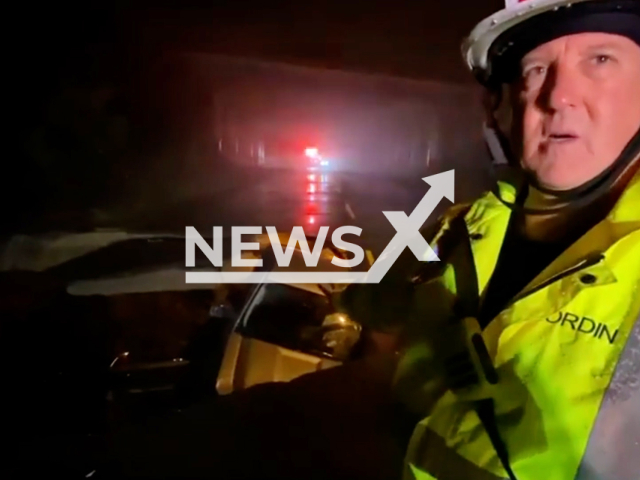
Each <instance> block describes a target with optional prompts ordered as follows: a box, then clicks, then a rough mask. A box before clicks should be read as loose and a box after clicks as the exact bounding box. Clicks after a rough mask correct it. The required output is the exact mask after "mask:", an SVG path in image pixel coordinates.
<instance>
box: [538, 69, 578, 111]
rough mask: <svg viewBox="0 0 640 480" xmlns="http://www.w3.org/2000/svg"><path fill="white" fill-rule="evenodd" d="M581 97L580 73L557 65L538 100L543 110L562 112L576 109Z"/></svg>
mask: <svg viewBox="0 0 640 480" xmlns="http://www.w3.org/2000/svg"><path fill="white" fill-rule="evenodd" d="M580 95H581V87H580V78H579V74H578V72H577V71H576V70H575V69H572V68H570V67H567V66H563V65H562V64H557V65H554V66H553V68H551V70H550V71H549V75H548V76H547V78H546V81H545V84H544V86H543V88H542V91H541V92H540V98H539V99H538V100H539V104H540V107H541V108H542V109H543V110H547V111H561V110H564V109H566V108H573V107H575V106H576V105H577V104H578V99H579V98H580Z"/></svg>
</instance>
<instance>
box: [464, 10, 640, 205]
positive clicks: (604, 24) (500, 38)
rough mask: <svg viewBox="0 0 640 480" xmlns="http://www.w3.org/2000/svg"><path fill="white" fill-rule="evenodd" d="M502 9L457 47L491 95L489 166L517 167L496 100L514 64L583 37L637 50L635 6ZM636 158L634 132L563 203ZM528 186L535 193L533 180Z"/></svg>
mask: <svg viewBox="0 0 640 480" xmlns="http://www.w3.org/2000/svg"><path fill="white" fill-rule="evenodd" d="M505 4H506V5H505V8H504V9H503V10H501V11H499V12H497V13H495V14H494V15H492V16H490V17H488V18H486V19H484V20H483V21H482V22H480V23H479V24H478V25H477V26H476V27H475V28H474V29H473V31H472V32H471V34H470V35H469V37H468V38H467V39H465V41H464V42H463V45H462V54H463V57H464V59H465V62H466V64H467V66H468V67H469V69H470V70H471V72H472V73H473V74H474V76H475V78H476V79H477V80H478V81H479V82H480V83H481V84H482V85H484V86H485V87H486V88H487V89H488V91H489V93H490V94H491V95H490V100H491V102H490V103H488V104H487V105H486V107H487V108H488V110H489V112H488V113H489V116H488V120H487V122H486V124H485V126H484V133H485V139H486V142H487V146H488V147H489V150H490V152H491V156H492V157H493V161H494V163H495V164H507V163H508V164H512V165H517V163H518V162H517V161H516V160H517V159H515V158H514V156H513V154H512V153H511V148H510V144H509V141H508V138H509V135H508V134H507V132H508V131H509V129H510V124H511V115H512V111H511V106H510V105H505V104H504V102H502V96H503V89H504V88H505V85H509V84H510V83H512V81H513V80H515V79H516V78H517V75H518V74H519V71H518V69H519V64H520V60H521V59H522V58H523V57H524V55H526V54H527V53H528V52H530V51H531V50H533V49H535V48H536V47H538V46H539V45H542V44H544V43H546V42H549V41H551V40H553V39H556V38H559V37H562V36H565V35H570V34H576V33H583V32H601V33H612V34H618V35H623V36H626V37H628V38H630V39H632V40H634V41H635V42H636V43H637V44H638V45H640V0H505ZM639 153H640V131H639V132H638V134H636V135H635V137H634V138H633V139H632V140H631V142H630V143H629V145H628V146H627V148H626V149H625V150H624V152H623V153H622V155H621V156H620V157H619V158H618V159H617V160H616V161H615V162H614V164H613V165H612V166H611V167H610V168H609V170H607V171H605V172H603V174H602V175H601V176H600V177H599V178H597V179H594V180H593V181H592V182H589V184H588V185H585V186H583V187H578V188H577V189H574V190H572V191H571V192H567V194H566V195H565V197H564V198H565V199H566V200H567V203H568V204H571V203H574V204H575V201H578V203H583V202H587V201H589V200H590V199H591V198H593V197H594V196H596V195H599V194H600V193H602V191H603V190H604V189H607V188H609V186H610V185H611V184H612V182H614V181H616V180H617V178H619V176H620V175H621V174H622V172H623V171H624V170H626V169H627V167H628V166H629V164H631V161H632V160H633V159H635V158H636V157H637V156H638V154H639ZM528 180H529V183H531V184H533V185H534V186H536V188H538V187H540V186H539V185H537V184H536V181H535V179H532V178H529V179H528ZM540 188H541V187H540ZM530 213H535V212H533V211H531V212H530ZM539 213H548V210H545V211H544V212H539Z"/></svg>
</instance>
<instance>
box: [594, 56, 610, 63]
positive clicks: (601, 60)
mask: <svg viewBox="0 0 640 480" xmlns="http://www.w3.org/2000/svg"><path fill="white" fill-rule="evenodd" d="M592 60H593V62H594V63H596V64H597V65H603V64H605V63H609V62H610V61H611V60H613V59H612V58H611V56H609V55H596V56H595V57H593V59H592Z"/></svg>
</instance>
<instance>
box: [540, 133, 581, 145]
mask: <svg viewBox="0 0 640 480" xmlns="http://www.w3.org/2000/svg"><path fill="white" fill-rule="evenodd" d="M578 138H579V137H578V135H576V134H575V133H572V132H554V133H552V134H550V135H549V136H548V137H547V141H548V142H551V143H565V142H571V141H574V140H577V139H578Z"/></svg>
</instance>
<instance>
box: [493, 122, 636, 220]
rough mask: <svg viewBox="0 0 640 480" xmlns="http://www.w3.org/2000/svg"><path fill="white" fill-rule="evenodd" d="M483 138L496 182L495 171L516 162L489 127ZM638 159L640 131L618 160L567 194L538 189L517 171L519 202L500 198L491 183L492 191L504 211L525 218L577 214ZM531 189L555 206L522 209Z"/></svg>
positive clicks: (535, 182)
mask: <svg viewBox="0 0 640 480" xmlns="http://www.w3.org/2000/svg"><path fill="white" fill-rule="evenodd" d="M484 135H485V141H486V143H487V147H488V148H489V152H490V154H491V157H492V159H493V162H492V164H493V167H494V174H495V175H494V176H495V177H496V180H497V177H498V175H497V172H496V170H497V168H500V167H501V166H511V169H514V167H513V166H514V165H517V162H516V161H515V159H514V158H513V155H511V154H510V151H509V147H508V142H507V141H506V138H505V137H504V135H503V134H502V132H500V131H499V130H498V129H497V128H495V127H493V128H492V127H489V126H487V125H486V124H485V126H484ZM639 158H640V129H638V131H637V132H636V134H635V135H634V136H633V138H632V139H631V141H630V142H629V143H628V144H627V146H626V147H625V149H624V150H623V151H622V153H621V154H620V156H619V157H618V158H617V159H616V160H615V162H613V163H612V164H611V165H610V166H609V167H608V168H607V169H606V170H605V171H603V172H602V173H601V174H599V175H598V176H597V177H595V178H593V179H592V180H589V181H588V182H586V183H584V184H582V185H580V186H578V187H576V188H572V189H570V190H551V189H548V188H545V187H544V186H542V185H540V183H539V182H538V180H537V179H536V178H535V176H534V175H533V174H531V173H530V172H525V171H523V170H522V169H521V168H519V167H516V168H515V170H517V171H518V173H519V174H520V177H521V179H522V185H519V186H518V187H517V188H518V190H519V195H518V198H517V200H516V201H515V202H508V201H506V200H505V199H503V198H502V195H501V193H500V191H499V188H498V182H497V181H496V182H494V187H493V189H492V191H493V193H494V194H495V195H496V197H497V198H498V199H499V200H500V201H501V202H502V203H503V204H505V205H506V206H507V207H509V208H510V209H512V210H514V211H518V212H520V213H523V214H525V215H553V214H556V213H560V212H566V211H570V210H576V209H580V208H582V207H584V206H585V205H589V204H591V203H592V202H594V201H595V200H597V199H599V198H601V197H603V196H604V195H606V193H607V192H608V191H610V190H611V188H612V187H613V186H614V185H615V184H616V183H617V182H618V180H619V179H620V178H622V177H624V175H625V174H626V173H627V172H629V171H630V170H631V169H632V168H634V167H635V164H636V162H635V160H638V159H639ZM530 187H533V188H535V189H536V190H538V191H539V192H541V193H543V194H545V195H548V196H549V197H551V198H552V199H553V200H556V201H552V202H551V203H554V205H552V206H549V207H538V208H531V207H525V206H524V200H525V199H526V193H527V192H528V189H529V188H530Z"/></svg>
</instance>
